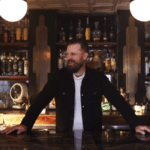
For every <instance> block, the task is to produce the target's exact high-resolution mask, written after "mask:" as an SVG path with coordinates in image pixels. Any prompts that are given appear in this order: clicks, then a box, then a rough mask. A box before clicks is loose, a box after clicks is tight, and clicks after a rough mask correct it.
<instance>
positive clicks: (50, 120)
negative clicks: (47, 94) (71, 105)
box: [0, 110, 150, 127]
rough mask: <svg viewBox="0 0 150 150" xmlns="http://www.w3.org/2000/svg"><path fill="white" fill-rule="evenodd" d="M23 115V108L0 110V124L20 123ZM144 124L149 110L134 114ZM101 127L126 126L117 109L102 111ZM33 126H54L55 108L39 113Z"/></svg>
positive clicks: (147, 122) (147, 119) (148, 123)
mask: <svg viewBox="0 0 150 150" xmlns="http://www.w3.org/2000/svg"><path fill="white" fill-rule="evenodd" d="M24 115H25V111H24V110H0V124H5V125H6V126H7V125H16V124H20V122H21V120H22V118H23V117H24ZM136 115H137V116H138V117H140V118H141V119H142V120H143V121H144V122H145V124H146V125H150V112H145V113H142V114H140V113H139V114H138V113H137V114H136ZM102 121H103V127H109V126H122V127H123V126H126V127H127V126H128V124H127V123H126V121H125V120H124V118H123V117H122V116H121V115H120V113H119V112H118V111H115V112H112V111H110V112H103V120H102ZM35 126H56V112H55V110H51V111H46V114H41V115H39V117H38V119H37V120H36V122H35Z"/></svg>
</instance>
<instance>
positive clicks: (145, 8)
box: [129, 0, 150, 22]
mask: <svg viewBox="0 0 150 150" xmlns="http://www.w3.org/2000/svg"><path fill="white" fill-rule="evenodd" d="M129 9H130V12H131V14H132V16H133V17H134V18H135V19H137V20H139V21H143V22H146V21H149V20H150V0H134V1H132V2H130V6H129Z"/></svg>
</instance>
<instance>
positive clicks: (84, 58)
mask: <svg viewBox="0 0 150 150" xmlns="http://www.w3.org/2000/svg"><path fill="white" fill-rule="evenodd" d="M88 55H89V54H88V53H87V52H85V53H84V54H83V60H86V59H87V58H88Z"/></svg>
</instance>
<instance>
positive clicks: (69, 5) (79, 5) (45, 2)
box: [27, 0, 130, 14]
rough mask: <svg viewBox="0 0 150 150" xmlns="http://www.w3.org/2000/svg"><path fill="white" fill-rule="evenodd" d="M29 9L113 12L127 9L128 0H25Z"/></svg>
mask: <svg viewBox="0 0 150 150" xmlns="http://www.w3.org/2000/svg"><path fill="white" fill-rule="evenodd" d="M27 3H28V8H29V9H58V10H59V11H60V12H61V11H63V12H64V11H65V12H71V13H108V14H111V13H114V12H116V11H117V10H129V3H130V0H27Z"/></svg>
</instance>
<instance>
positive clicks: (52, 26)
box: [29, 10, 57, 96]
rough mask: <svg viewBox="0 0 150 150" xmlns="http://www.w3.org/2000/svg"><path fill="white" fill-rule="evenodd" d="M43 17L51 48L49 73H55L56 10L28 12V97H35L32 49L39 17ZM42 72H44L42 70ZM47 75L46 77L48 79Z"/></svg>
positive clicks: (34, 43)
mask: <svg viewBox="0 0 150 150" xmlns="http://www.w3.org/2000/svg"><path fill="white" fill-rule="evenodd" d="M40 15H44V16H45V25H46V26H47V28H48V45H49V46H50V47H51V56H52V58H51V72H55V71H56V61H57V53H56V48H55V42H56V36H55V35H56V15H57V12H56V10H29V19H30V27H29V33H30V34H29V41H30V43H29V65H30V67H29V81H30V84H29V96H32V95H36V94H38V93H37V90H36V82H35V74H34V73H33V47H34V46H35V45H36V37H35V36H36V27H37V26H38V24H39V16H40ZM43 71H44V70H43ZM48 76H49V74H48V75H47V78H48Z"/></svg>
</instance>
